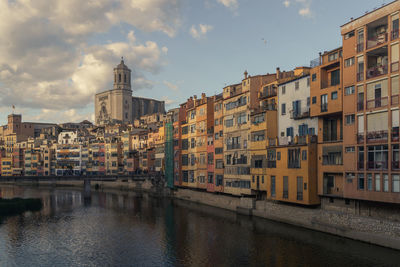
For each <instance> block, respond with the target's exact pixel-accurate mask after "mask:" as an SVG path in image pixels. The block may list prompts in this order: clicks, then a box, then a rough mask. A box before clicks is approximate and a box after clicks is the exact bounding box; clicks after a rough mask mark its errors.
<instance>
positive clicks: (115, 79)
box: [114, 74, 117, 83]
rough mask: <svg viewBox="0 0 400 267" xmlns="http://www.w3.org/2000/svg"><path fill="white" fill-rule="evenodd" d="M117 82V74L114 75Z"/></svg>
mask: <svg viewBox="0 0 400 267" xmlns="http://www.w3.org/2000/svg"><path fill="white" fill-rule="evenodd" d="M116 82H117V74H115V75H114V83H116Z"/></svg>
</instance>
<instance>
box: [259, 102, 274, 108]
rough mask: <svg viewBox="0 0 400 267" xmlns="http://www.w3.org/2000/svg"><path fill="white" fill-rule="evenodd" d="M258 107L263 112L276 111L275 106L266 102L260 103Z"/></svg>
mask: <svg viewBox="0 0 400 267" xmlns="http://www.w3.org/2000/svg"><path fill="white" fill-rule="evenodd" d="M260 107H261V108H262V109H263V110H276V104H275V103H273V102H268V101H264V102H260Z"/></svg>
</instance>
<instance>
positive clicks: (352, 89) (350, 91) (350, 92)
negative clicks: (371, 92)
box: [344, 85, 355, 95]
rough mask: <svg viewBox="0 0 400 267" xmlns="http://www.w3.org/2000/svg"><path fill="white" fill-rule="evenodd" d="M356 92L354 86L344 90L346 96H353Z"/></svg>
mask: <svg viewBox="0 0 400 267" xmlns="http://www.w3.org/2000/svg"><path fill="white" fill-rule="evenodd" d="M354 92H355V87H354V85H352V86H348V87H346V88H344V94H345V95H352V94H354Z"/></svg>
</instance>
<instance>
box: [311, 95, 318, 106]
mask: <svg viewBox="0 0 400 267" xmlns="http://www.w3.org/2000/svg"><path fill="white" fill-rule="evenodd" d="M312 103H313V104H316V103H317V97H316V96H313V97H312Z"/></svg>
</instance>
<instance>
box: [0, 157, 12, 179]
mask: <svg viewBox="0 0 400 267" xmlns="http://www.w3.org/2000/svg"><path fill="white" fill-rule="evenodd" d="M1 176H12V158H1Z"/></svg>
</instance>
